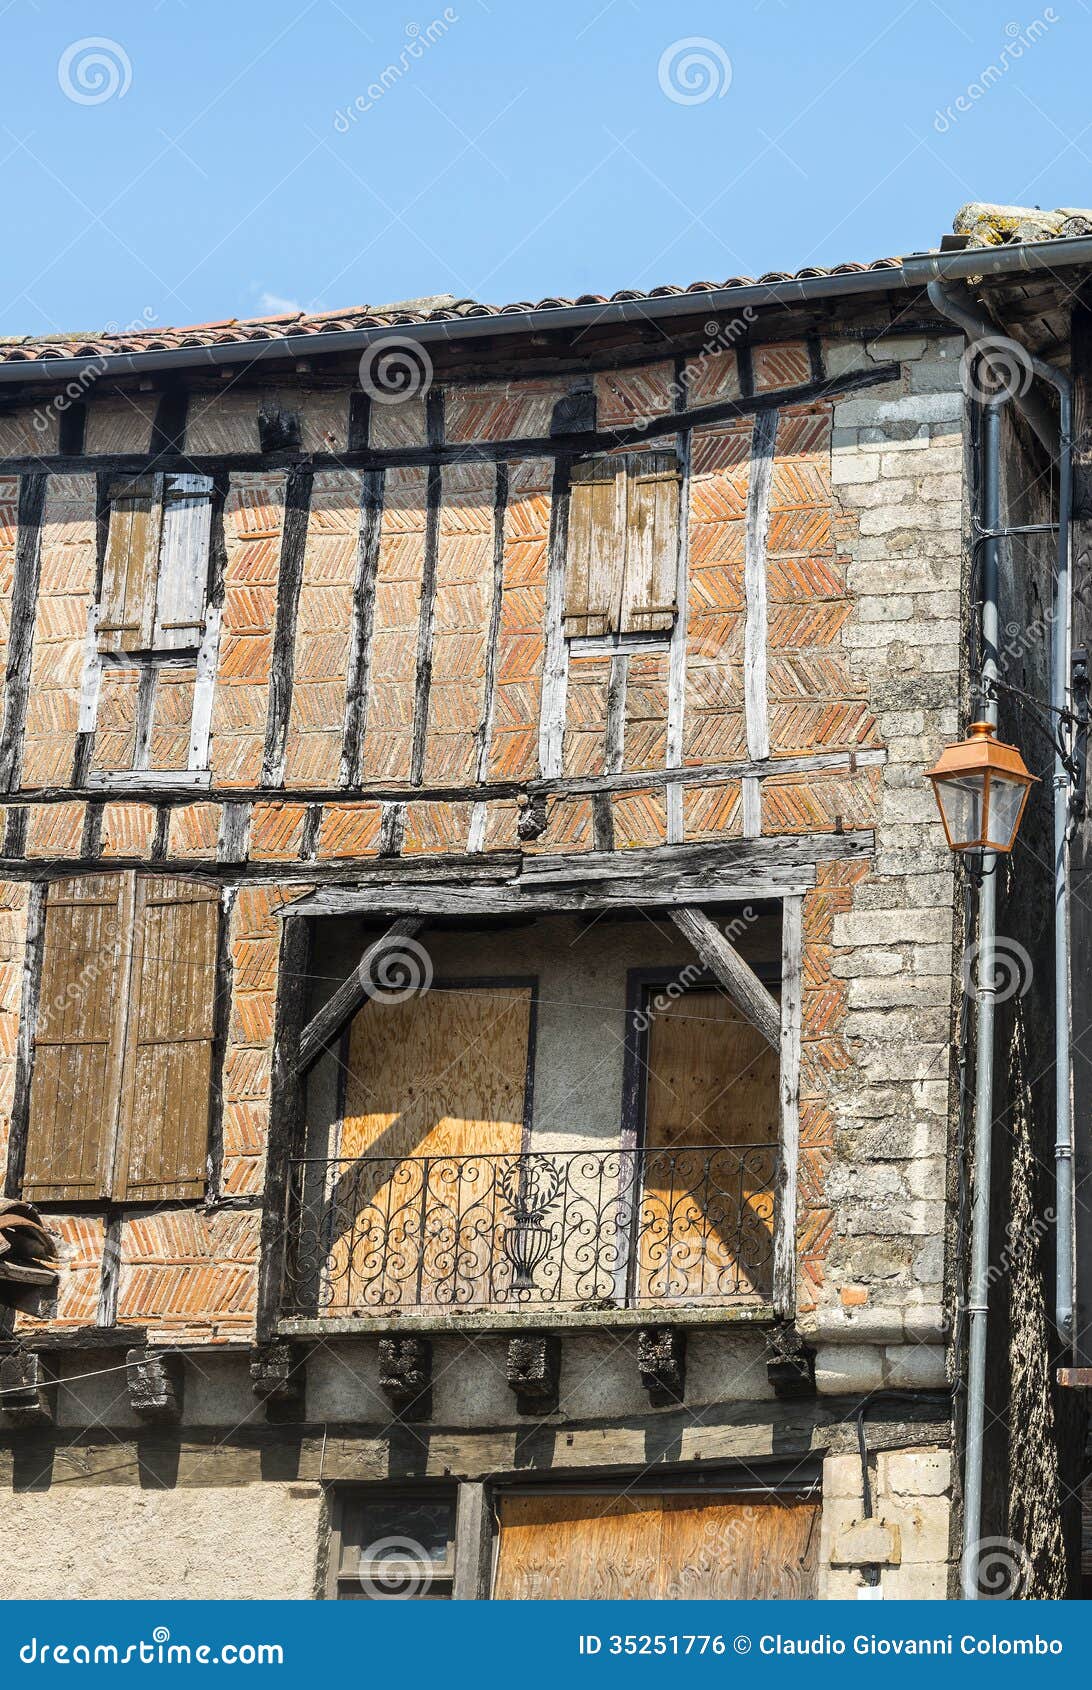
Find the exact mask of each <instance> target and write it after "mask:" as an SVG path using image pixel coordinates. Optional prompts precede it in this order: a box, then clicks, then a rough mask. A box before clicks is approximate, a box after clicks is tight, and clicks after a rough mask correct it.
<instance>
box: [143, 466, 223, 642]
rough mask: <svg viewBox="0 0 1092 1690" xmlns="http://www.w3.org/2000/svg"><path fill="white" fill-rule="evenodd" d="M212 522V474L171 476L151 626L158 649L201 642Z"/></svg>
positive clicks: (165, 490)
mask: <svg viewBox="0 0 1092 1690" xmlns="http://www.w3.org/2000/svg"><path fill="white" fill-rule="evenodd" d="M211 522H212V479H211V477H210V476H207V475H169V476H167V478H166V485H165V488H164V492H163V534H162V539H161V541H160V548H159V580H158V588H157V591H156V604H155V623H154V626H153V629H152V644H153V645H154V647H155V649H156V650H157V651H174V650H176V649H178V648H179V647H192V646H197V645H199V644H200V642H201V635H202V633H203V632H204V626H205V600H206V589H207V585H208V571H209V532H210V526H211Z"/></svg>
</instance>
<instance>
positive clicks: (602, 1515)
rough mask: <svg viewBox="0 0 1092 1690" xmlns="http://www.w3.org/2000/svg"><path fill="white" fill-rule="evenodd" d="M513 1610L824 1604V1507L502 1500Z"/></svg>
mask: <svg viewBox="0 0 1092 1690" xmlns="http://www.w3.org/2000/svg"><path fill="white" fill-rule="evenodd" d="M498 1512H499V1516H500V1542H499V1546H498V1555H497V1570H496V1575H495V1578H494V1581H493V1596H494V1598H495V1599H496V1598H501V1599H504V1600H506V1601H551V1600H552V1601H561V1600H580V1601H606V1600H612V1601H627V1600H634V1599H645V1598H658V1599H659V1600H661V1601H663V1600H679V1599H692V1600H693V1599H697V1600H718V1601H724V1600H733V1601H755V1600H760V1599H768V1598H797V1599H799V1598H804V1599H807V1598H811V1597H814V1596H815V1593H816V1592H815V1566H816V1551H817V1548H818V1542H817V1540H818V1535H819V1534H818V1514H819V1505H818V1503H817V1502H815V1501H811V1500H803V1499H798V1498H792V1497H786V1498H785V1499H784V1500H781V1499H778V1498H772V1499H771V1498H770V1497H769V1496H768V1495H764V1496H762V1497H761V1498H753V1497H752V1498H748V1497H742V1496H738V1495H733V1496H709V1495H704V1496H703V1495H700V1494H699V1495H685V1494H683V1495H675V1494H663V1493H661V1494H653V1493H641V1492H634V1491H626V1492H624V1493H623V1494H622V1495H612V1494H609V1493H603V1494H601V1495H587V1494H578V1493H574V1492H570V1493H568V1494H566V1493H564V1492H560V1493H559V1492H545V1491H544V1492H540V1493H537V1494H535V1495H529V1494H528V1495H522V1496H520V1495H509V1496H503V1495H502V1496H501V1497H500V1498H499V1509H498Z"/></svg>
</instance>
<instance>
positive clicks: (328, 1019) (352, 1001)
mask: <svg viewBox="0 0 1092 1690" xmlns="http://www.w3.org/2000/svg"><path fill="white" fill-rule="evenodd" d="M424 925H425V924H424V921H423V920H421V918H420V917H418V916H404V917H402V918H400V919H399V920H398V921H394V922H392V923H391V925H390V926H389V927H388V928H387V931H386V932H385V933H384V934H383V936H382V938H379V939H376V940H375V942H374V944H371V945H369V946H368V948H367V950H366V951H365V952H364V955H363V956H362V957H361V959H360V961H359V962H358V963H357V965H356V967H355V968H354V969H353V972H352V973H351V974H350V976H349V978H348V979H347V980H344V981H342V983H341V985H340V986H339V987H338V989H337V991H336V992H335V993H334V995H333V997H332V998H330V1000H329V1002H327V1003H325V1004H323V1006H322V1008H321V1009H320V1010H319V1012H318V1014H317V1015H316V1016H314V1017H313V1018H312V1019H311V1020H310V1021H309V1022H308V1023H307V1025H306V1027H305V1028H304V1029H303V1032H302V1033H301V1034H300V1043H299V1058H298V1065H299V1072H300V1074H306V1073H307V1071H308V1069H309V1068H312V1067H313V1066H314V1064H315V1063H316V1062H317V1061H318V1059H319V1057H320V1056H321V1055H322V1053H323V1051H325V1050H329V1048H330V1046H331V1045H333V1044H336V1043H337V1041H338V1039H339V1038H340V1037H341V1035H342V1033H343V1032H344V1031H345V1028H346V1027H347V1026H348V1025H349V1022H350V1021H351V1020H352V1018H353V1016H354V1015H355V1014H356V1013H357V1011H358V1010H360V1009H362V1008H363V1007H364V1005H365V1004H366V1003H367V1002H368V999H369V998H370V997H372V995H373V994H374V992H375V988H376V982H377V971H378V969H379V968H380V966H381V964H382V963H383V962H384V961H385V960H388V958H389V953H391V952H397V950H398V944H399V941H400V940H402V939H412V938H413V935H414V934H415V933H419V932H420V930H421V928H422V927H423V926H424Z"/></svg>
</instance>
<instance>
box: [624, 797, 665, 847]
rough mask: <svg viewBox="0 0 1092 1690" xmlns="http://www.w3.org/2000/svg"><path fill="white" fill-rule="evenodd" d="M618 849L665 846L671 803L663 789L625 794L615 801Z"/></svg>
mask: <svg viewBox="0 0 1092 1690" xmlns="http://www.w3.org/2000/svg"><path fill="white" fill-rule="evenodd" d="M611 815H612V816H613V819H614V846H615V850H618V851H628V850H630V849H632V848H634V847H636V846H649V845H663V844H664V843H665V841H666V839H667V801H666V799H665V797H664V793H663V791H662V789H659V790H653V791H650V792H623V793H619V794H618V795H617V796H616V797H615V798H613V799H612V800H611Z"/></svg>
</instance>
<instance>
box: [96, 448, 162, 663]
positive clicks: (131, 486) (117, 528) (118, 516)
mask: <svg viewBox="0 0 1092 1690" xmlns="http://www.w3.org/2000/svg"><path fill="white" fill-rule="evenodd" d="M162 497H163V477H162V476H159V475H146V476H141V477H139V478H137V479H136V480H129V481H125V482H120V483H115V488H114V490H113V492H112V496H111V500H110V530H109V535H108V537H107V543H106V560H105V564H104V567H103V576H102V592H101V594H100V596H99V621H98V643H99V649H100V651H142V650H145V649H146V648H147V647H148V646H150V645H151V643H152V637H153V631H154V627H155V591H156V574H157V569H158V562H159V536H160V523H161V515H162Z"/></svg>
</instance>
